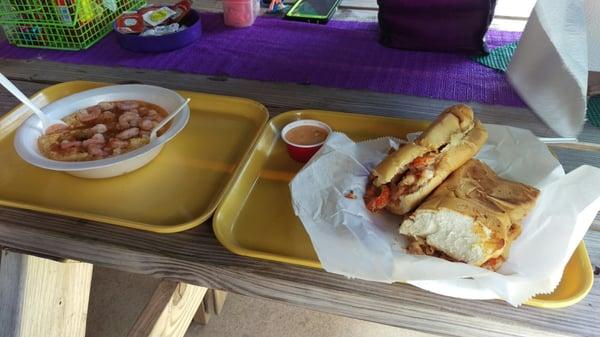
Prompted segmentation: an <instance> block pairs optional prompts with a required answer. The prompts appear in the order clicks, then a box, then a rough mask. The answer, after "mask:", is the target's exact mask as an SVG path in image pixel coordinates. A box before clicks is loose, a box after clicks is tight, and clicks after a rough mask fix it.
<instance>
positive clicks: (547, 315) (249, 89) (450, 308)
mask: <svg viewBox="0 0 600 337" xmlns="http://www.w3.org/2000/svg"><path fill="white" fill-rule="evenodd" d="M197 2H201V1H197ZM371 2H372V1H371ZM346 3H348V4H349V6H347V7H345V8H342V9H341V10H340V11H339V12H338V18H354V19H356V18H362V19H365V20H372V19H375V17H376V12H375V11H373V8H369V7H368V6H367V8H362V7H361V6H360V3H359V1H357V0H354V1H351V2H350V1H346ZM357 3H358V4H357ZM196 5H200V6H201V7H203V8H208V9H215V8H219V6H220V3H219V2H218V1H202V2H201V4H196ZM517 21H518V20H517ZM521 21H522V20H521ZM517 24H521V25H522V22H520V23H519V22H517ZM0 71H1V72H2V73H4V74H5V75H6V76H7V77H8V78H10V79H11V80H13V81H14V82H15V84H16V85H17V86H18V87H20V88H21V89H22V90H23V91H24V92H25V93H27V94H29V95H31V94H34V93H35V92H37V91H39V90H42V89H44V88H46V87H48V86H51V85H53V84H56V83H61V82H66V81H73V80H88V81H99V82H111V83H131V82H139V83H145V84H152V85H159V86H163V87H167V88H170V89H176V90H179V89H181V90H189V91H198V92H206V93H213V94H220V95H231V96H240V97H246V98H250V99H253V100H257V101H259V102H261V103H263V104H264V105H266V106H267V108H268V109H269V112H270V114H271V115H272V116H274V115H277V114H279V113H282V112H285V111H288V110H293V109H301V108H302V109H306V108H310V109H313V108H314V109H323V110H336V111H344V112H348V113H363V114H373V115H383V116H397V117H403V118H412V119H431V118H432V117H433V116H435V115H437V114H438V113H439V112H440V111H441V110H442V109H443V108H444V107H446V106H448V105H451V104H452V103H454V102H450V101H443V100H436V99H429V98H423V97H409V96H403V95H396V94H384V93H375V92H368V91H356V90H344V89H335V88H323V87H317V86H312V85H303V84H293V83H272V82H264V81H251V80H242V79H234V78H225V77H215V76H204V75H192V74H184V73H176V72H165V71H151V70H139V69H127V68H112V67H100V66H87V65H74V64H64V63H54V62H48V61H44V60H10V59H3V58H2V57H1V56H0ZM16 105H17V101H16V100H15V99H14V98H13V97H12V96H10V94H8V93H7V92H6V91H4V90H0V114H2V113H6V112H8V111H10V110H11V109H12V108H14V107H15V106H16ZM474 108H475V110H476V111H477V113H478V116H479V117H480V118H481V119H482V121H483V122H487V123H498V124H506V125H512V126H518V127H523V128H528V129H530V130H532V131H533V132H534V133H535V134H536V135H538V136H541V137H557V135H555V134H554V133H553V132H552V131H551V130H550V129H549V128H548V127H547V126H546V125H545V124H544V123H543V122H542V121H541V120H540V119H539V118H538V117H537V116H536V115H535V114H534V113H533V112H531V111H530V110H528V109H523V108H514V107H504V106H489V105H483V104H474ZM578 139H579V141H580V142H579V143H575V144H556V145H552V150H553V151H554V152H555V153H556V154H557V156H558V158H559V160H560V162H561V163H562V164H563V166H564V167H565V169H566V170H567V171H570V170H573V169H574V168H576V167H578V166H580V165H584V164H588V165H593V166H596V167H600V145H599V144H600V129H598V128H594V127H593V126H591V125H589V123H588V124H586V125H585V128H584V130H583V132H582V133H581V135H580V136H579V137H578ZM0 162H1V159H0ZM585 243H586V245H587V249H588V252H589V255H590V258H591V262H592V265H593V266H595V270H596V273H595V282H594V286H593V288H592V290H591V292H590V293H589V295H588V296H587V297H586V298H585V299H584V300H582V301H581V302H580V303H578V304H576V305H573V306H571V307H568V308H565V309H540V308H534V307H529V306H522V307H520V308H514V307H512V306H510V305H508V304H506V303H505V302H502V301H497V300H492V301H470V300H462V299H455V298H450V297H445V296H440V295H436V294H433V293H429V292H427V291H424V290H421V289H419V288H416V287H413V286H410V285H407V284H391V285H390V284H382V283H375V282H367V281H361V280H350V279H347V278H345V277H342V276H339V275H335V274H330V273H327V272H325V271H322V270H317V269H311V268H304V267H299V266H292V265H288V264H283V263H277V262H270V261H264V260H257V259H252V258H247V257H243V256H238V255H235V254H233V253H231V252H229V251H228V250H227V249H225V248H224V247H223V246H221V244H220V243H219V242H218V241H217V239H216V238H215V236H214V234H213V231H212V228H211V222H210V221H208V222H207V223H204V224H202V225H200V226H198V227H196V228H195V229H192V230H189V231H185V232H181V233H177V234H154V233H149V232H143V231H138V230H132V229H126V228H121V227H118V226H113V225H107V224H103V223H98V222H93V221H87V220H81V219H75V218H68V217H62V216H56V215H49V214H44V213H40V212H33V211H26V210H21V209H15V208H9V207H0V246H3V247H6V248H9V249H13V250H17V251H20V252H26V253H29V254H36V255H42V256H49V257H54V258H61V259H72V260H77V261H83V262H88V263H91V264H93V265H97V266H102V267H108V268H115V269H118V270H122V271H126V272H131V273H140V274H145V275H150V276H153V277H157V278H163V279H166V280H170V281H178V282H185V283H186V284H190V285H198V286H202V287H207V288H212V289H221V290H225V291H228V292H234V293H238V294H242V295H247V296H253V297H261V298H267V299H271V300H278V301H283V302H287V303H289V304H292V305H299V306H303V307H306V308H309V309H313V310H318V311H323V312H328V313H333V314H337V315H343V316H348V317H353V318H358V319H363V320H369V321H374V322H379V323H383V324H388V325H392V326H398V327H404V328H408V329H414V330H419V331H424V332H430V333H436V334H443V335H456V336H463V335H485V336H496V335H497V336H507V335H510V336H513V335H514V336H517V335H518V336H520V335H573V334H576V335H587V336H593V335H596V336H598V335H600V324H599V321H598V320H599V318H600V285H599V282H598V279H599V276H598V270H599V267H598V266H600V216H597V217H596V219H595V221H594V223H593V224H592V227H591V229H590V230H589V232H588V233H587V234H586V236H585Z"/></svg>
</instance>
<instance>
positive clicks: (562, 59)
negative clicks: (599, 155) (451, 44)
mask: <svg viewBox="0 0 600 337" xmlns="http://www.w3.org/2000/svg"><path fill="white" fill-rule="evenodd" d="M598 18H600V1H598V0H538V2H537V4H536V6H535V7H534V9H533V12H532V13H531V16H530V18H529V21H528V22H527V25H526V27H525V30H524V32H523V35H522V37H521V40H520V41H519V45H518V47H517V50H516V51H515V54H514V56H513V58H512V61H511V63H510V65H509V68H508V72H507V76H508V79H509V80H510V82H511V84H512V86H513V87H514V88H515V90H516V91H517V92H518V93H519V95H520V96H521V98H522V99H523V100H524V101H525V102H526V103H527V105H529V107H530V108H531V109H532V110H533V111H534V112H535V113H536V114H538V115H539V116H540V118H541V119H542V120H544V122H546V124H548V126H550V128H552V129H553V130H554V131H555V132H556V133H558V134H559V135H561V136H563V137H575V136H577V134H579V132H580V131H581V128H582V126H583V123H584V121H585V114H586V103H587V99H586V95H587V85H588V71H600V20H599V19H598Z"/></svg>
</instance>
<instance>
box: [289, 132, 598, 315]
mask: <svg viewBox="0 0 600 337" xmlns="http://www.w3.org/2000/svg"><path fill="white" fill-rule="evenodd" d="M486 128H487V129H488V132H489V139H488V142H487V144H486V145H484V147H483V148H482V150H481V151H480V153H479V155H478V156H477V158H478V159H480V160H482V161H484V162H485V163H486V164H488V165H489V166H490V167H491V168H492V169H494V171H496V172H497V173H498V174H499V175H500V176H501V177H505V178H508V179H512V180H516V181H519V182H523V183H527V184H530V185H533V186H536V187H537V188H539V189H540V190H541V191H542V193H541V195H540V199H539V201H538V204H537V206H536V207H535V209H534V210H533V211H532V212H531V214H530V215H529V216H528V217H527V219H526V220H525V221H524V223H523V232H522V234H521V236H520V237H519V238H518V239H517V240H516V241H515V242H514V243H513V245H512V247H511V251H510V256H509V258H508V260H507V261H506V262H505V263H504V265H503V266H502V268H501V269H500V270H499V271H498V272H497V273H496V272H491V271H488V270H485V269H482V268H478V267H474V266H470V265H467V264H464V263H455V262H449V261H446V260H443V259H438V258H434V257H429V256H415V255H410V254H407V253H406V251H405V246H406V242H405V240H404V238H403V236H402V235H400V234H398V227H399V223H400V221H401V220H400V217H398V216H395V215H391V214H388V213H387V212H380V213H377V214H373V213H371V212H369V211H368V210H367V209H366V207H365V205H364V202H363V200H362V196H363V194H364V192H365V186H366V183H367V179H368V175H369V174H370V172H371V169H372V168H373V167H374V166H375V165H376V164H378V163H379V162H380V161H381V160H382V159H383V158H384V157H385V156H386V154H387V152H388V150H389V149H390V147H392V146H394V147H396V146H397V140H394V139H391V138H380V139H376V140H371V141H367V142H362V143H354V142H353V141H352V140H350V139H349V138H348V137H347V136H345V135H344V134H341V133H333V134H332V135H331V136H330V138H329V139H328V141H327V143H326V144H325V145H324V146H323V148H322V149H321V150H320V151H319V152H318V153H317V154H316V155H315V156H314V157H313V159H312V160H311V161H310V162H309V163H308V164H307V165H306V166H305V167H304V168H303V169H302V170H301V171H300V172H299V173H298V174H297V175H296V177H295V178H294V179H293V180H292V182H291V183H290V189H291V193H292V204H293V207H294V211H295V213H296V215H297V216H298V217H299V218H300V220H301V221H302V223H303V225H304V227H305V229H306V231H307V232H308V234H309V236H310V239H311V241H312V243H313V246H314V247H315V250H316V252H317V255H318V257H319V260H320V261H321V264H322V266H323V268H324V269H325V270H327V271H329V272H333V273H337V274H342V275H345V276H348V277H352V278H360V279H365V280H371V281H380V282H386V283H391V282H397V281H405V282H410V283H412V284H414V285H416V286H418V287H421V288H425V289H428V290H430V291H433V292H437V293H442V294H446V295H450V296H455V297H461V298H501V299H504V300H506V301H508V302H509V303H511V304H513V305H519V304H521V303H523V302H525V301H526V300H528V299H529V298H531V297H533V296H534V295H536V294H539V293H549V292H551V291H553V290H554V288H555V287H556V286H557V285H558V282H559V281H560V277H561V275H562V270H563V269H564V266H565V265H566V263H567V262H568V260H569V259H570V257H571V255H572V254H573V251H574V250H575V248H576V247H577V244H578V243H579V241H581V239H582V238H583V236H584V235H585V232H586V231H587V229H588V227H589V226H590V224H591V222H592V221H593V219H594V217H595V215H596V213H597V212H598V210H599V209H600V169H598V168H594V167H590V166H583V167H580V168H578V169H576V170H574V171H573V172H570V173H569V174H568V175H565V173H564V171H563V169H562V167H561V165H560V163H559V162H558V161H557V160H556V159H555V158H554V157H553V156H552V154H551V153H550V152H549V150H548V148H547V147H546V146H545V145H544V144H543V143H541V142H540V141H539V140H538V139H537V138H536V137H535V136H534V135H533V134H532V133H531V132H530V131H528V130H523V129H518V128H512V127H506V126H498V125H486ZM350 191H353V192H354V194H356V196H357V198H356V199H349V198H347V197H346V195H347V194H348V192H350ZM467 277H468V278H472V279H466V278H467Z"/></svg>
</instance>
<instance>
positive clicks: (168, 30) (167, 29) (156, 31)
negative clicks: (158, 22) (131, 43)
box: [140, 23, 181, 36]
mask: <svg viewBox="0 0 600 337" xmlns="http://www.w3.org/2000/svg"><path fill="white" fill-rule="evenodd" d="M180 30H181V27H180V26H179V24H178V23H172V24H170V25H167V26H157V27H154V28H152V29H148V30H146V31H144V32H143V33H142V34H140V36H162V35H167V34H172V33H176V32H179V31H180Z"/></svg>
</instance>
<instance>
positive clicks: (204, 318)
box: [194, 289, 227, 325]
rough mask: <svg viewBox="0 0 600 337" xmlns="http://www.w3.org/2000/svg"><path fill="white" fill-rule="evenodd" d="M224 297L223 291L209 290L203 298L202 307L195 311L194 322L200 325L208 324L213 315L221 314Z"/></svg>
mask: <svg viewBox="0 0 600 337" xmlns="http://www.w3.org/2000/svg"><path fill="white" fill-rule="evenodd" d="M226 297H227V292H225V291H223V290H217V289H209V290H208V291H207V292H206V295H205V296H204V301H202V305H201V306H200V308H198V311H196V316H194V321H195V322H198V323H200V324H202V325H206V324H208V322H209V321H210V318H211V316H212V315H213V314H216V315H219V314H220V313H221V310H223V304H225V299H226Z"/></svg>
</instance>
